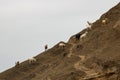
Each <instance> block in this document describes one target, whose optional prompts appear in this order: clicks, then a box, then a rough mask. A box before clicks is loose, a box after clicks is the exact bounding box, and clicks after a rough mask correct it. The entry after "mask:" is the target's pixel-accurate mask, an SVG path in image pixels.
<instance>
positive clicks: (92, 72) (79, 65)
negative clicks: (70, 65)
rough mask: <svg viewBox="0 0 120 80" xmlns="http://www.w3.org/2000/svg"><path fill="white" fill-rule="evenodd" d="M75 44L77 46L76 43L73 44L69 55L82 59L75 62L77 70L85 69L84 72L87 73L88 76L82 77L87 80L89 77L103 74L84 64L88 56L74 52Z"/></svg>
mask: <svg viewBox="0 0 120 80" xmlns="http://www.w3.org/2000/svg"><path fill="white" fill-rule="evenodd" d="M75 46H76V44H72V46H71V48H70V52H69V54H68V56H67V57H69V58H71V57H72V56H78V57H79V58H80V60H79V61H78V62H76V63H75V64H74V68H75V69H76V70H80V71H83V72H85V73H86V76H85V77H84V78H82V79H83V80H87V79H91V78H96V77H99V76H101V75H100V74H99V72H96V71H95V70H93V69H89V68H87V67H85V66H84V62H85V60H86V56H84V55H75V54H73V49H74V48H75Z"/></svg>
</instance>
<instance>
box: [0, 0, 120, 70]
mask: <svg viewBox="0 0 120 80" xmlns="http://www.w3.org/2000/svg"><path fill="white" fill-rule="evenodd" d="M118 2H120V0H0V72H1V71H4V70H6V69H8V68H10V67H12V66H14V64H15V62H16V61H24V60H27V59H28V58H29V57H32V56H36V55H37V54H39V53H40V52H43V51H44V45H45V44H48V46H49V47H52V46H54V45H55V44H56V43H58V42H59V41H65V42H66V41H68V39H69V38H70V36H71V35H73V34H75V33H77V32H79V31H81V30H82V29H84V28H86V24H87V23H86V21H91V22H94V21H96V20H97V19H99V17H100V16H101V15H102V14H103V13H105V12H106V11H108V10H109V9H110V8H111V7H113V6H115V5H116V4H118Z"/></svg>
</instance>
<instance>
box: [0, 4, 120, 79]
mask: <svg viewBox="0 0 120 80" xmlns="http://www.w3.org/2000/svg"><path fill="white" fill-rule="evenodd" d="M105 18H107V20H106V23H105V24H102V20H104V19H105ZM86 31H87V32H88V33H87V35H86V36H85V37H84V38H83V39H80V40H76V34H75V35H73V36H72V37H71V38H70V39H69V41H68V42H67V43H65V44H66V46H65V47H64V48H62V47H59V46H58V45H59V43H58V44H56V45H55V46H54V47H53V48H51V49H49V50H47V51H45V52H43V53H41V54H39V55H37V56H36V57H35V58H36V59H37V61H36V62H35V63H33V64H29V63H28V61H24V62H22V63H20V65H19V66H16V67H13V68H11V69H9V70H6V71H5V72H2V73H0V80H120V3H118V4H117V5H116V6H115V7H113V8H112V9H110V10H109V11H108V12H106V13H105V14H103V15H102V16H101V17H100V19H99V20H97V21H96V22H94V23H93V26H92V29H87V28H86V29H84V30H83V31H81V32H79V33H77V34H84V32H86Z"/></svg>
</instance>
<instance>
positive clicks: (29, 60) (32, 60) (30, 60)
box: [28, 57, 36, 64]
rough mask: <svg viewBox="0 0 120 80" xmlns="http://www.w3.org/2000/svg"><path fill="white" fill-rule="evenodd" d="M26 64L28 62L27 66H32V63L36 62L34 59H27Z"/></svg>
mask: <svg viewBox="0 0 120 80" xmlns="http://www.w3.org/2000/svg"><path fill="white" fill-rule="evenodd" d="M28 62H29V64H32V63H34V62H36V59H35V58H33V57H32V58H28Z"/></svg>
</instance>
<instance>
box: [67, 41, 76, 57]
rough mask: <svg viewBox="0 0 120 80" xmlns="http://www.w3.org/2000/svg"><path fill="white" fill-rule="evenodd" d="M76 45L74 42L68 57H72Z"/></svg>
mask: <svg viewBox="0 0 120 80" xmlns="http://www.w3.org/2000/svg"><path fill="white" fill-rule="evenodd" d="M74 47H75V44H73V43H72V47H71V48H70V52H69V54H68V56H67V57H69V58H70V57H71V56H72V55H73V48H74Z"/></svg>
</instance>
